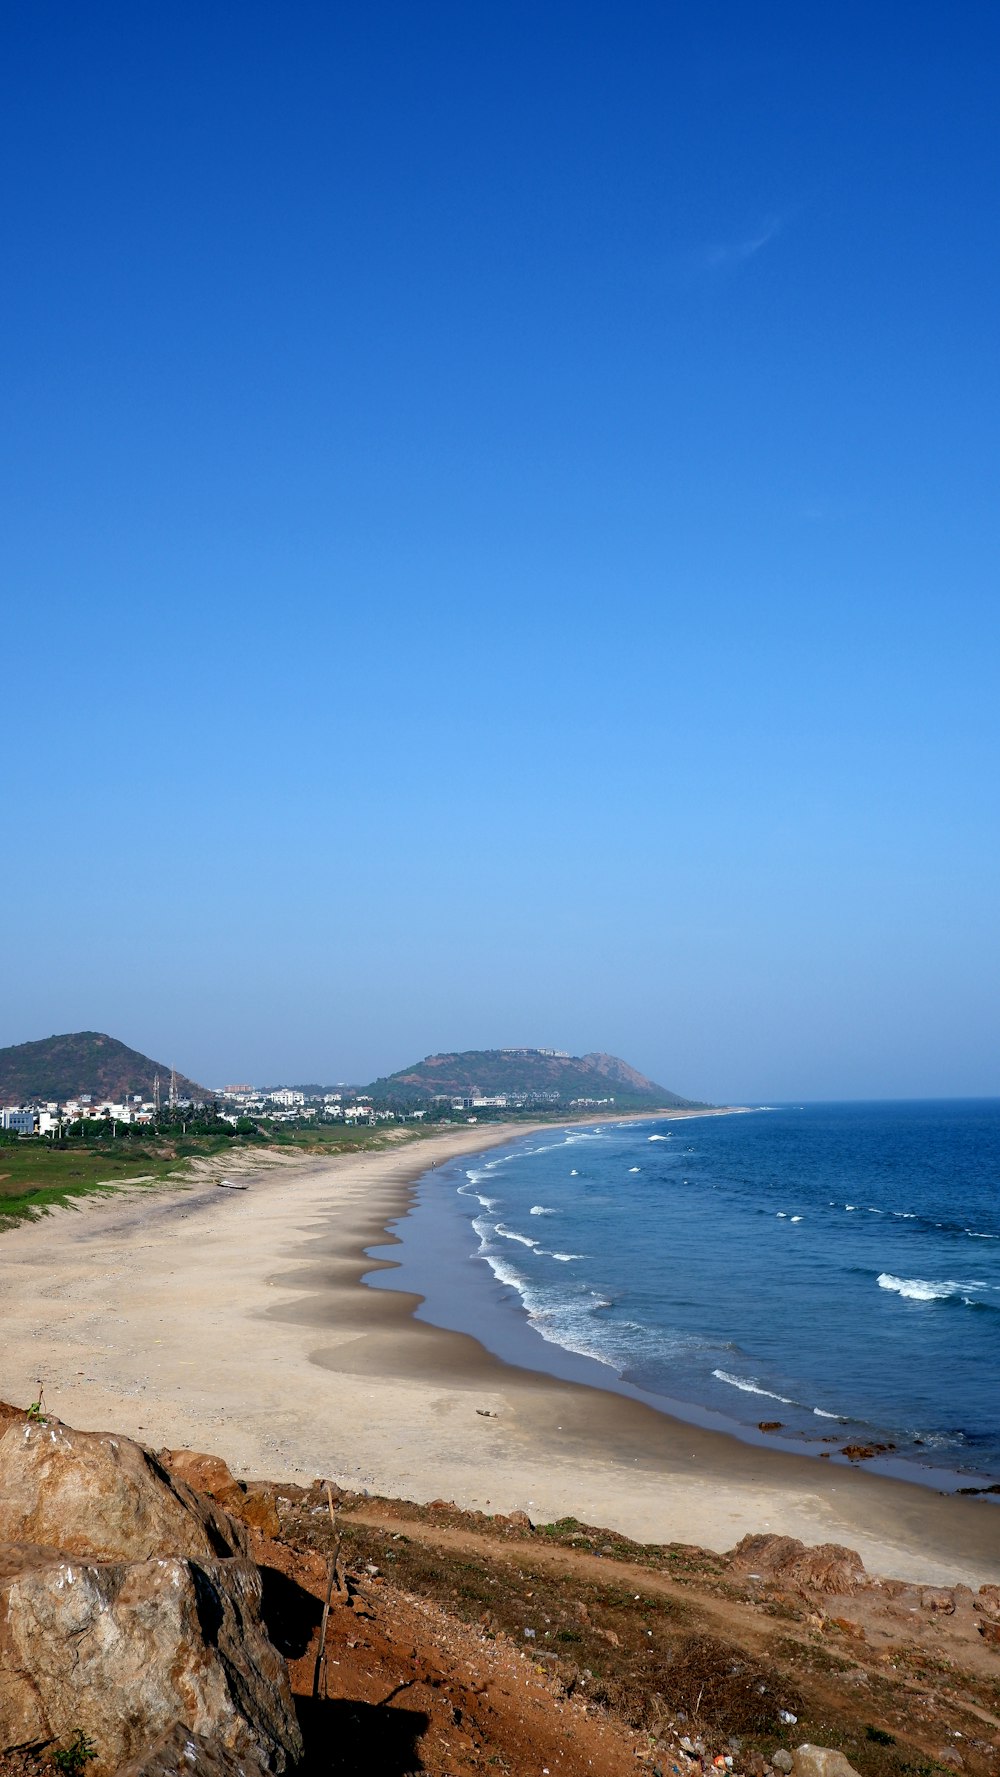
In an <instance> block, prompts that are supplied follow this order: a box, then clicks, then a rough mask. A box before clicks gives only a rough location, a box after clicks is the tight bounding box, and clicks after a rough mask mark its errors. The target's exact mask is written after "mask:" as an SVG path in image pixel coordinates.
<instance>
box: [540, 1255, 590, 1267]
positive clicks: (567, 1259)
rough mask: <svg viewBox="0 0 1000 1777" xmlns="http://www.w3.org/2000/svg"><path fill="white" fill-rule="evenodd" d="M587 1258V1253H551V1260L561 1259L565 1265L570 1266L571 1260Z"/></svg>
mask: <svg viewBox="0 0 1000 1777" xmlns="http://www.w3.org/2000/svg"><path fill="white" fill-rule="evenodd" d="M586 1256H587V1255H586V1253H550V1254H549V1258H550V1259H559V1260H561V1262H562V1263H563V1264H564V1265H568V1264H569V1261H570V1259H585V1258H586Z"/></svg>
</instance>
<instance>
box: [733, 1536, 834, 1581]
mask: <svg viewBox="0 0 1000 1777" xmlns="http://www.w3.org/2000/svg"><path fill="white" fill-rule="evenodd" d="M729 1560H730V1562H731V1563H732V1565H733V1566H734V1567H736V1568H740V1569H742V1570H743V1571H744V1572H746V1573H756V1574H758V1575H759V1576H760V1577H761V1578H762V1579H768V1580H771V1581H772V1582H773V1583H774V1584H776V1585H780V1586H811V1587H812V1588H813V1589H814V1590H815V1591H817V1592H831V1593H835V1594H837V1595H839V1596H844V1595H845V1594H848V1593H851V1592H859V1591H861V1590H862V1589H863V1587H865V1586H867V1584H868V1575H867V1573H866V1572H865V1567H864V1562H863V1561H862V1559H861V1556H860V1555H858V1554H857V1553H856V1552H855V1550H854V1549H845V1548H843V1547H842V1546H841V1544H840V1543H817V1544H815V1546H813V1547H807V1545H806V1544H805V1543H800V1542H799V1540H798V1538H797V1537H794V1536H745V1537H744V1538H743V1540H742V1542H739V1543H737V1545H736V1547H735V1549H732V1550H731V1551H730V1554H729Z"/></svg>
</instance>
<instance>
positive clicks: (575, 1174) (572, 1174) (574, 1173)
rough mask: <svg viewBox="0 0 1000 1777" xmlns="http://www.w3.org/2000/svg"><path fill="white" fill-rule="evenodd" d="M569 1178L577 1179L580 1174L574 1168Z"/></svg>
mask: <svg viewBox="0 0 1000 1777" xmlns="http://www.w3.org/2000/svg"><path fill="white" fill-rule="evenodd" d="M569 1176H570V1178H579V1176H580V1174H579V1173H578V1172H577V1170H576V1167H575V1166H574V1168H573V1170H572V1172H571V1173H570V1175H569Z"/></svg>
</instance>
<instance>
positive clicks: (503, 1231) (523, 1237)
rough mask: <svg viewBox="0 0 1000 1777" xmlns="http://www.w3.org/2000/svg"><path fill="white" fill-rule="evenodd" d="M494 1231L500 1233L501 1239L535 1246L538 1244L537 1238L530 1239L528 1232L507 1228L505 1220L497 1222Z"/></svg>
mask: <svg viewBox="0 0 1000 1777" xmlns="http://www.w3.org/2000/svg"><path fill="white" fill-rule="evenodd" d="M494 1233H496V1234H499V1236H500V1238H501V1240H517V1241H520V1243H521V1245H522V1246H532V1247H534V1246H537V1245H538V1242H537V1240H529V1238H528V1236H527V1234H518V1233H517V1232H516V1230H515V1229H513V1228H505V1227H504V1224H503V1222H498V1223H497V1225H496V1228H495V1229H494Z"/></svg>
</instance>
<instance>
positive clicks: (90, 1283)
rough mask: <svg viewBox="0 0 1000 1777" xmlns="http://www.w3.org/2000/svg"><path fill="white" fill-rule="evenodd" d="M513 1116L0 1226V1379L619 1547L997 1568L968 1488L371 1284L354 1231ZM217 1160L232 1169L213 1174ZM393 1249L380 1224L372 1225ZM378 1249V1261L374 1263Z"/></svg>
mask: <svg viewBox="0 0 1000 1777" xmlns="http://www.w3.org/2000/svg"><path fill="white" fill-rule="evenodd" d="M526 1133H528V1131H526V1130H524V1129H523V1128H518V1127H510V1126H508V1127H507V1128H504V1127H502V1126H497V1127H494V1129H492V1130H490V1131H486V1130H485V1129H482V1128H480V1129H478V1130H477V1131H476V1132H475V1134H473V1131H472V1130H463V1131H457V1132H454V1133H452V1134H448V1135H443V1136H441V1137H437V1136H433V1137H428V1138H427V1139H426V1140H424V1141H421V1142H420V1143H418V1144H414V1145H413V1146H407V1147H400V1148H397V1149H387V1150H384V1151H382V1152H377V1153H371V1154H365V1155H357V1156H345V1157H343V1158H342V1159H336V1160H320V1161H316V1160H313V1161H311V1162H308V1163H306V1164H295V1165H289V1166H284V1167H281V1168H275V1169H274V1170H270V1171H263V1172H262V1171H256V1172H248V1173H247V1182H248V1183H249V1184H250V1185H251V1189H250V1190H249V1191H247V1192H245V1193H244V1192H240V1193H236V1192H232V1193H230V1192H227V1191H218V1190H216V1189H214V1187H213V1184H212V1183H211V1181H210V1180H208V1179H206V1182H205V1183H195V1184H194V1185H192V1186H191V1187H190V1188H188V1189H187V1190H184V1191H178V1190H177V1189H176V1188H174V1189H167V1190H162V1189H155V1190H145V1191H143V1192H141V1193H140V1192H133V1193H127V1192H123V1193H121V1194H116V1195H115V1196H114V1197H109V1198H105V1199H102V1200H99V1201H96V1202H87V1203H86V1204H84V1205H83V1206H82V1207H80V1208H78V1209H74V1210H67V1211H63V1212H60V1213H58V1214H56V1215H53V1216H49V1217H47V1218H45V1219H44V1221H40V1222H36V1223H33V1224H30V1225H26V1226H24V1227H20V1228H17V1229H14V1230H11V1231H10V1232H9V1233H8V1234H6V1235H5V1236H4V1238H3V1241H2V1242H0V1314H2V1317H3V1322H4V1331H5V1338H4V1350H3V1357H2V1360H0V1394H4V1395H6V1396H7V1397H8V1398H13V1399H15V1400H20V1399H24V1400H27V1399H31V1398H34V1395H33V1392H29V1391H33V1390H34V1387H35V1385H36V1382H37V1379H38V1377H39V1376H40V1375H41V1376H42V1377H43V1378H44V1381H45V1388H46V1400H47V1402H48V1403H49V1405H50V1407H51V1409H52V1410H53V1411H54V1412H55V1413H57V1414H59V1415H60V1416H61V1417H63V1418H65V1419H66V1420H67V1421H68V1422H69V1423H71V1424H76V1425H81V1426H86V1425H91V1426H101V1425H104V1426H111V1427H114V1428H115V1429H118V1430H120V1431H122V1432H125V1433H128V1434H130V1435H133V1436H136V1437H138V1438H140V1439H141V1440H142V1441H143V1442H145V1443H147V1444H150V1445H152V1446H153V1447H157V1446H162V1445H168V1446H173V1447H178V1446H181V1445H188V1446H189V1447H194V1448H200V1449H206V1450H213V1451H217V1452H218V1453H219V1454H220V1455H222V1456H224V1457H225V1458H226V1460H227V1461H228V1462H229V1463H230V1465H231V1466H232V1467H233V1469H234V1471H235V1472H237V1473H241V1474H247V1475H256V1476H267V1477H270V1478H272V1479H276V1480H282V1479H285V1480H298V1481H302V1480H311V1479H312V1477H313V1476H315V1475H324V1474H325V1475H329V1476H331V1478H334V1479H337V1480H340V1481H342V1482H343V1483H344V1484H345V1485H348V1486H351V1487H355V1488H357V1487H366V1488H368V1489H369V1490H370V1491H372V1492H378V1493H383V1494H388V1495H395V1496H398V1497H403V1498H411V1499H415V1500H423V1501H426V1500H429V1499H432V1498H435V1497H445V1498H452V1499H455V1500H456V1501H457V1502H458V1503H459V1504H461V1505H463V1506H466V1507H470V1508H479V1509H483V1510H487V1511H510V1510H513V1509H515V1508H520V1509H523V1510H526V1511H528V1512H529V1513H530V1514H531V1516H532V1517H533V1518H536V1519H552V1518H558V1517H562V1516H567V1515H573V1516H576V1517H578V1518H581V1519H583V1520H586V1521H589V1522H591V1523H595V1524H606V1525H609V1526H612V1527H614V1528H617V1529H620V1530H621V1531H623V1532H624V1533H625V1534H627V1535H630V1536H633V1537H635V1538H636V1539H637V1540H640V1541H650V1542H670V1541H681V1542H691V1543H697V1544H701V1545H702V1546H705V1547H708V1548H716V1549H725V1548H729V1547H732V1546H733V1544H734V1543H736V1542H737V1541H738V1540H739V1539H740V1537H741V1536H743V1535H745V1534H748V1533H751V1532H756V1531H762V1530H771V1531H777V1532H781V1533H783V1534H788V1535H793V1536H798V1537H800V1538H801V1539H802V1540H803V1541H805V1542H810V1543H817V1542H824V1541H834V1542H840V1543H847V1544H849V1545H850V1546H852V1547H855V1548H857V1549H858V1550H859V1551H860V1553H861V1554H862V1557H863V1559H864V1560H865V1562H866V1565H867V1566H868V1567H869V1570H870V1571H872V1572H874V1573H881V1574H893V1575H898V1576H899V1577H903V1578H913V1579H921V1580H924V1581H928V1582H935V1583H950V1582H954V1581H956V1580H961V1581H963V1582H965V1583H967V1584H970V1585H979V1584H982V1583H984V1582H991V1581H992V1582H996V1581H1000V1554H998V1552H997V1539H996V1519H995V1518H994V1517H993V1514H992V1512H991V1510H990V1507H989V1505H988V1504H986V1503H984V1502H982V1501H976V1500H970V1499H962V1498H943V1497H940V1496H939V1495H937V1494H935V1493H933V1492H932V1491H931V1490H930V1489H928V1488H926V1487H914V1486H912V1485H908V1484H905V1483H903V1482H901V1481H898V1480H895V1479H891V1478H887V1477H884V1476H880V1475H873V1474H866V1473H865V1472H864V1471H858V1470H846V1469H842V1468H837V1469H832V1468H831V1465H830V1464H828V1463H820V1462H817V1461H816V1460H814V1459H813V1458H811V1457H808V1456H804V1455H798V1454H794V1453H791V1454H790V1453H787V1452H785V1451H781V1450H774V1449H764V1448H759V1449H758V1448H754V1447H752V1446H750V1445H748V1444H743V1443H740V1442H738V1441H737V1440H736V1439H734V1438H733V1437H731V1436H730V1435H728V1434H726V1433H724V1432H721V1431H718V1430H715V1429H706V1428H702V1427H698V1426H692V1425H690V1424H685V1423H683V1422H681V1421H679V1420H675V1419H671V1418H669V1417H668V1416H667V1415H666V1414H664V1413H663V1412H661V1411H659V1410H658V1409H654V1408H652V1407H650V1406H648V1405H646V1404H645V1403H643V1402H641V1401H638V1400H632V1399H628V1398H626V1397H625V1396H623V1395H621V1394H618V1393H615V1392H613V1391H611V1390H608V1389H600V1388H596V1387H593V1386H590V1385H588V1384H582V1383H580V1382H578V1381H564V1380H554V1379H552V1378H551V1377H550V1376H546V1375H544V1374H542V1373H540V1372H538V1371H532V1370H527V1369H524V1368H517V1367H514V1366H511V1365H509V1364H507V1363H505V1362H503V1361H502V1360H501V1359H500V1358H498V1357H494V1356H492V1355H491V1354H490V1353H489V1352H488V1351H486V1350H485V1349H484V1347H483V1346H482V1345H481V1344H480V1343H479V1342H478V1341H477V1340H476V1339H475V1338H473V1337H472V1336H470V1335H469V1334H465V1333H454V1332H447V1331H442V1330H441V1329H439V1328H437V1327H434V1326H431V1325H430V1324H429V1323H428V1322H426V1321H423V1320H419V1319H416V1318H415V1317H414V1313H415V1310H416V1309H417V1308H418V1307H419V1299H418V1298H416V1297H414V1296H412V1295H407V1294H404V1293H403V1292H401V1291H393V1290H386V1289H373V1288H370V1287H365V1286H363V1285H362V1284H361V1281H360V1280H361V1278H362V1276H363V1275H365V1274H366V1273H370V1272H371V1271H372V1270H373V1269H375V1266H374V1265H373V1262H372V1260H371V1258H369V1257H367V1256H366V1248H369V1247H371V1246H372V1245H374V1244H376V1243H379V1244H385V1243H386V1234H385V1230H386V1227H387V1224H388V1223H389V1222H390V1221H392V1220H393V1219H394V1218H395V1217H398V1216H399V1215H400V1213H401V1212H402V1210H403V1209H404V1208H405V1206H406V1204H407V1202H408V1201H409V1200H410V1197H411V1194H412V1191H413V1189H414V1186H415V1183H416V1181H417V1180H418V1179H419V1178H420V1177H421V1176H422V1175H423V1174H424V1173H425V1172H426V1171H427V1170H428V1169H429V1167H430V1166H431V1165H432V1163H433V1162H434V1161H438V1162H440V1160H442V1159H447V1158H451V1157H454V1156H457V1155H458V1154H460V1153H467V1152H474V1151H477V1150H479V1149H481V1148H483V1147H486V1146H494V1145H501V1144H502V1143H505V1142H506V1143H509V1142H510V1141H511V1140H514V1139H517V1138H518V1137H519V1136H521V1135H524V1134H526ZM227 1170H230V1171H231V1170H232V1168H231V1167H230V1168H228V1169H227ZM390 1243H391V1237H390ZM384 1263H386V1264H390V1265H391V1264H392V1260H391V1259H386V1260H385V1261H384Z"/></svg>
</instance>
